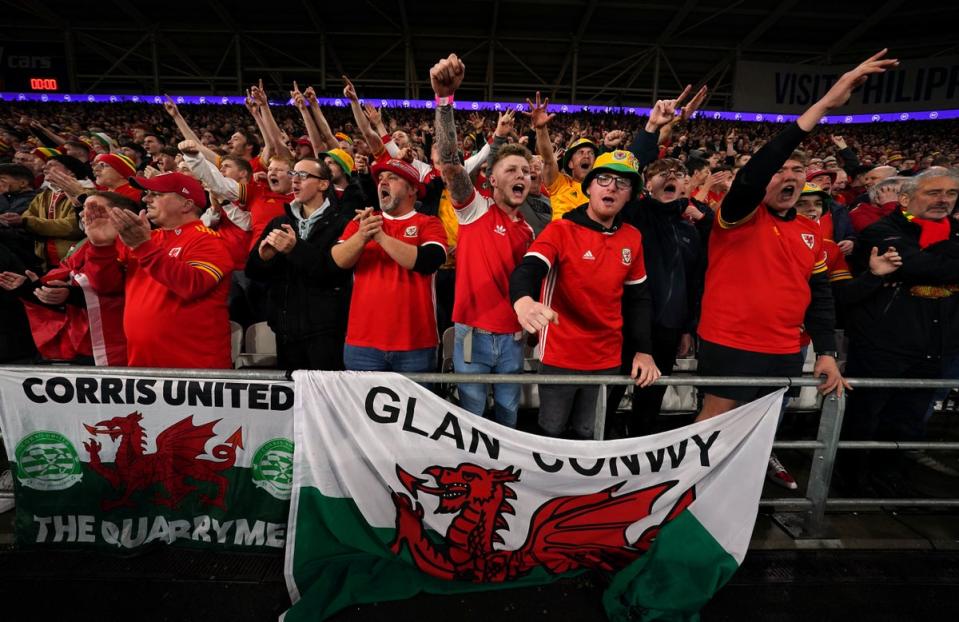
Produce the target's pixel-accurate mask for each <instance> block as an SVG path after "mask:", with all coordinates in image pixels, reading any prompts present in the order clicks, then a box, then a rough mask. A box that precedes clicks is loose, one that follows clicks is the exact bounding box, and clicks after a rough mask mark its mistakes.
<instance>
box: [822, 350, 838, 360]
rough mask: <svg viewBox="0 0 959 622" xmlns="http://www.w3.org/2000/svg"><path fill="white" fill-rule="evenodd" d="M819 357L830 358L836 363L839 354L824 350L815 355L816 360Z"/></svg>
mask: <svg viewBox="0 0 959 622" xmlns="http://www.w3.org/2000/svg"><path fill="white" fill-rule="evenodd" d="M820 356H831V357H833V358H834V359H836V360H837V361H838V360H839V353H838V352H836V351H835V350H824V351H822V352H820V353H819V354H817V355H816V357H817V358H818V357H820Z"/></svg>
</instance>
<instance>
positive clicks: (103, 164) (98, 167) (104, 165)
mask: <svg viewBox="0 0 959 622" xmlns="http://www.w3.org/2000/svg"><path fill="white" fill-rule="evenodd" d="M109 167H110V165H109V164H107V163H106V162H97V163H96V164H94V165H93V170H95V171H102V170H103V169H105V168H109Z"/></svg>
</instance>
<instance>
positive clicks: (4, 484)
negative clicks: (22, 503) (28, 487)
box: [0, 469, 15, 514]
mask: <svg viewBox="0 0 959 622" xmlns="http://www.w3.org/2000/svg"><path fill="white" fill-rule="evenodd" d="M0 494H4V495H6V494H9V495H10V497H9V498H6V497H0V514H3V513H4V512H9V511H10V510H12V509H13V508H14V506H15V504H14V501H13V473H12V472H11V471H10V469H7V470H6V471H4V472H3V473H0Z"/></svg>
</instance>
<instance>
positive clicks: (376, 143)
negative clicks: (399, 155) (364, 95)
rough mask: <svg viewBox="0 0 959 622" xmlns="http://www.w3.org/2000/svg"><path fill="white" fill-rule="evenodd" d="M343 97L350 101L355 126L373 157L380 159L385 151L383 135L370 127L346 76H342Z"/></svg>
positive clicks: (354, 90)
mask: <svg viewBox="0 0 959 622" xmlns="http://www.w3.org/2000/svg"><path fill="white" fill-rule="evenodd" d="M343 97H345V98H347V99H348V100H350V109H351V110H352V111H353V118H354V119H355V120H356V126H357V127H358V128H360V131H361V132H362V133H363V138H365V139H366V142H367V143H368V144H369V145H370V150H371V151H372V152H373V157H376V158H378V157H380V156H381V155H382V154H383V152H384V151H386V147H384V146H383V135H382V134H377V133H376V130H374V129H373V126H371V125H370V120H369V119H368V118H367V116H366V115H365V114H364V113H363V108H362V106H360V98H359V97H358V96H357V95H356V87H354V86H353V83H352V82H350V79H349V78H347V77H346V76H343Z"/></svg>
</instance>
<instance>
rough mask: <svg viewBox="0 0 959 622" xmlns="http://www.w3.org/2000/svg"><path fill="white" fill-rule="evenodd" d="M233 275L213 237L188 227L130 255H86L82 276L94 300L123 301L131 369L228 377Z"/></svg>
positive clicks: (124, 251) (195, 225)
mask: <svg viewBox="0 0 959 622" xmlns="http://www.w3.org/2000/svg"><path fill="white" fill-rule="evenodd" d="M121 266H124V267H125V270H121ZM232 269H233V262H232V260H231V259H230V254H229V253H228V252H227V249H226V246H225V245H224V244H223V240H222V239H221V238H220V235H219V234H218V233H217V232H216V231H213V230H212V229H208V228H207V227H205V226H203V223H201V222H200V221H199V220H195V221H193V222H191V223H187V224H184V225H182V226H180V227H177V228H176V229H154V230H153V232H152V233H151V237H150V240H148V241H146V242H144V243H143V244H141V245H140V246H138V247H137V248H135V249H132V250H131V249H130V248H128V247H127V246H125V245H124V244H123V243H122V242H121V241H120V240H117V242H116V245H114V246H95V247H92V248H91V249H90V254H89V258H88V260H87V263H86V265H85V270H84V272H85V274H86V276H87V278H88V279H89V280H90V284H91V285H92V287H93V289H94V290H95V291H96V292H97V293H99V294H106V293H111V292H118V291H123V292H124V294H125V302H126V306H125V307H124V312H123V331H124V333H125V334H126V338H127V359H128V364H129V365H130V367H190V368H210V369H229V368H230V367H232V364H231V357H230V354H231V353H230V317H229V312H228V309H227V294H228V293H229V290H230V272H231V271H232Z"/></svg>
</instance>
